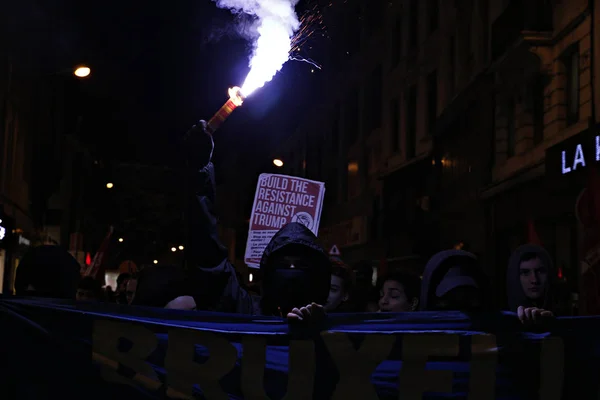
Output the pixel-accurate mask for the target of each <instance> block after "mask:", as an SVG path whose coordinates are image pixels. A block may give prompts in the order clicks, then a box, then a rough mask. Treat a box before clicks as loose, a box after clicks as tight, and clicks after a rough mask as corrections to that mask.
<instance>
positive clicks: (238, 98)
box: [227, 86, 245, 107]
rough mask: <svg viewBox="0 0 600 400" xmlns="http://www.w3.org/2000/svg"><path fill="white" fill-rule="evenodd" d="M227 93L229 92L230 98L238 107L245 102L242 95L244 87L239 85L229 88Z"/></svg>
mask: <svg viewBox="0 0 600 400" xmlns="http://www.w3.org/2000/svg"><path fill="white" fill-rule="evenodd" d="M227 94H229V99H230V100H231V102H232V103H233V104H235V106H236V107H239V106H241V105H242V103H243V102H244V97H245V96H244V95H242V89H240V88H239V87H237V86H234V87H232V88H229V90H228V92H227Z"/></svg>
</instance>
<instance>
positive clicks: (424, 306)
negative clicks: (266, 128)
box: [420, 250, 490, 311]
mask: <svg viewBox="0 0 600 400" xmlns="http://www.w3.org/2000/svg"><path fill="white" fill-rule="evenodd" d="M488 293H489V289H488V281H487V279H486V277H485V275H484V274H483V271H482V270H481V268H480V267H479V264H478V262H477V258H476V257H475V255H474V254H472V253H469V252H467V251H464V250H445V251H442V252H439V253H437V254H435V255H434V256H433V257H431V259H430V260H429V261H428V262H427V265H426V266H425V271H424V272H423V280H422V283H421V302H420V305H421V310H422V311H436V310H437V311H486V310H488V309H489V308H490V301H489V299H488V298H487V295H488Z"/></svg>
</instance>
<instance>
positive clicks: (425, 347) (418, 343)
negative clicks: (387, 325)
mask: <svg viewBox="0 0 600 400" xmlns="http://www.w3.org/2000/svg"><path fill="white" fill-rule="evenodd" d="M458 346H459V343H458V335H444V334H438V335H434V334H422V333H418V334H408V335H404V336H403V338H402V369H401V370H400V375H399V380H400V383H399V392H400V393H399V398H400V399H402V400H421V399H422V398H423V393H425V392H438V393H449V392H452V381H453V378H454V377H453V373H452V371H427V370H426V369H425V367H426V365H427V360H428V359H429V357H430V356H448V357H452V356H454V357H455V356H457V355H458Z"/></svg>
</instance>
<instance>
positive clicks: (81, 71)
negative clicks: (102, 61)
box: [73, 65, 92, 78]
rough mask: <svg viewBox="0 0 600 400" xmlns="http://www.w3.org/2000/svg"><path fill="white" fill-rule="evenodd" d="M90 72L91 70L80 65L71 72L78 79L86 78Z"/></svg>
mask: <svg viewBox="0 0 600 400" xmlns="http://www.w3.org/2000/svg"><path fill="white" fill-rule="evenodd" d="M91 72H92V70H91V69H90V68H89V67H86V66H84V65H81V66H79V67H77V68H75V71H73V74H74V75H75V76H76V77H78V78H87V77H88V76H90V73H91Z"/></svg>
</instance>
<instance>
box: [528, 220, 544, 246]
mask: <svg viewBox="0 0 600 400" xmlns="http://www.w3.org/2000/svg"><path fill="white" fill-rule="evenodd" d="M527 243H531V244H537V245H538V246H542V240H541V239H540V236H539V235H538V233H537V230H536V229H535V222H534V221H533V219H531V218H528V219H527Z"/></svg>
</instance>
